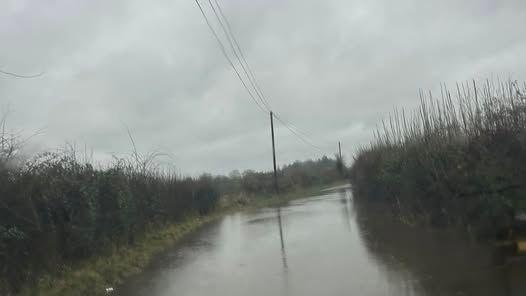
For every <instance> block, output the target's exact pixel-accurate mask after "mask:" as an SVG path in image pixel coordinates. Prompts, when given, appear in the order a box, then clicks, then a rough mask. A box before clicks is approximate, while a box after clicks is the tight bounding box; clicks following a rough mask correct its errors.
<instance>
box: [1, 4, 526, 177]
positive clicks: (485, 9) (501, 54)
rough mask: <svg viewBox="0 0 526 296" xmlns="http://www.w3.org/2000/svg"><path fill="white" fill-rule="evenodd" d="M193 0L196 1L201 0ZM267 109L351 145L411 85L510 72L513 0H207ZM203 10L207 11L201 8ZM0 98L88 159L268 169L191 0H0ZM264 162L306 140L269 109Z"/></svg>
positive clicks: (522, 64) (18, 116) (249, 114)
mask: <svg viewBox="0 0 526 296" xmlns="http://www.w3.org/2000/svg"><path fill="white" fill-rule="evenodd" d="M201 1H202V3H203V7H204V8H208V6H207V3H208V2H206V0H201ZM220 1H221V2H220V3H221V4H222V7H223V10H224V12H225V14H226V15H227V17H228V18H229V20H230V23H231V25H232V28H233V31H234V33H235V34H236V35H237V38H238V41H239V43H240V45H241V46H242V47H243V49H244V53H245V56H246V57H247V59H248V62H249V64H250V65H251V67H252V69H253V70H254V72H255V74H256V76H257V78H258V80H259V84H260V86H261V87H262V89H263V90H264V92H265V94H266V95H267V97H268V100H269V102H270V104H271V105H272V108H273V109H275V110H276V111H277V112H279V113H280V114H281V115H282V116H283V117H284V118H285V119H287V120H288V121H290V122H293V123H294V124H295V125H296V126H298V127H300V128H301V129H302V130H304V131H305V132H308V133H309V135H310V137H311V139H312V141H313V142H314V143H316V144H317V145H318V146H322V148H323V149H324V152H325V153H326V154H329V155H332V154H333V153H334V152H335V151H336V149H337V141H338V140H341V141H342V143H343V150H344V154H345V155H346V157H347V158H350V157H351V155H352V153H353V152H354V151H355V149H356V147H358V146H359V145H363V144H366V143H367V142H368V141H369V140H370V139H371V138H372V130H373V129H374V127H375V124H376V123H377V122H378V121H379V120H381V118H383V117H385V116H387V114H388V113H389V112H390V110H392V108H393V107H394V106H399V107H409V108H410V107H411V106H415V105H416V103H417V102H418V97H417V94H418V89H419V88H424V89H436V88H438V87H439V85H440V83H442V82H445V83H449V84H450V85H451V84H453V83H455V82H457V81H460V82H461V81H465V80H470V79H473V78H475V79H481V78H486V77H491V76H492V75H493V76H496V75H499V76H501V77H508V76H510V75H511V76H512V77H513V78H514V79H518V80H524V77H525V74H526V73H525V71H526V37H525V36H526V1H524V0H515V1H514V0H508V1H496V0H477V1H469V0H465V1H458V0H443V1H423V0H398V1H392V0H357V1H356V0H279V1H278V0H275V1H270V0H257V1H256V0H250V1H248V0H244V1H241V0H220ZM206 12H207V13H208V14H209V16H210V17H212V16H213V14H212V12H211V11H210V10H206ZM0 40H1V46H0V69H2V70H5V71H12V72H17V73H19V74H33V73H39V72H41V71H43V72H44V74H43V75H42V76H40V77H38V78H33V79H16V78H12V77H8V76H5V75H3V76H2V75H1V74H0V107H2V108H3V109H4V110H5V108H6V106H7V105H10V109H11V114H10V117H9V126H10V127H11V128H12V129H14V130H18V131H23V132H24V133H26V134H31V133H32V132H34V131H36V130H40V129H43V131H44V132H43V133H42V134H41V135H39V136H37V137H35V138H33V139H32V140H31V147H33V148H35V147H37V148H38V149H42V150H46V149H47V150H50V149H56V148H57V147H59V146H61V145H63V144H64V143H65V142H71V143H76V144H77V145H78V146H80V147H84V145H87V146H88V147H90V148H91V149H93V151H94V157H95V159H96V160H97V161H104V160H105V159H108V157H109V155H111V154H112V153H129V152H130V151H131V145H130V141H129V139H128V136H127V133H126V128H125V126H128V127H129V129H130V130H131V132H132V133H133V136H134V138H135V141H136V142H137V146H138V149H139V150H140V151H143V152H145V151H151V150H160V151H163V152H166V153H169V154H171V155H173V159H172V160H171V161H173V162H174V163H175V165H176V167H177V170H178V171H179V172H181V173H185V174H198V173H200V172H204V171H207V172H212V173H228V172H229V171H231V170H233V169H240V170H243V169H247V168H253V169H258V170H259V169H262V170H269V169H271V165H272V162H271V146H270V131H269V118H268V115H267V114H264V113H262V112H261V111H260V110H259V109H258V108H257V107H256V106H255V105H254V103H253V102H252V101H251V100H250V99H249V97H248V95H247V93H246V91H245V90H244V89H243V87H242V85H241V84H240V82H239V80H238V79H237V77H236V76H235V74H234V73H233V71H232V69H231V68H230V67H229V65H228V63H227V61H226V60H225V58H224V57H223V56H222V54H221V51H220V49H219V47H218V45H217V43H216V41H215V40H214V39H213V36H212V35H211V33H210V31H209V29H208V27H207V26H206V23H205V22H204V20H203V18H202V16H201V13H200V11H199V10H198V8H197V6H196V4H195V2H194V0H175V1H174V0H151V1H146V0H144V1H130V0H112V1H102V0H75V1H71V0H49V1H41V0H33V1H25V0H0ZM276 129H277V135H276V139H277V143H276V144H277V152H278V154H277V158H278V163H279V164H284V163H287V162H291V161H293V160H295V159H306V158H312V157H319V156H320V153H319V152H318V151H316V150H315V149H313V148H312V147H310V146H308V145H305V144H304V143H303V142H301V141H300V140H298V139H297V138H295V137H294V136H292V135H291V134H290V133H289V132H288V130H286V129H285V128H284V127H283V126H281V125H279V124H276Z"/></svg>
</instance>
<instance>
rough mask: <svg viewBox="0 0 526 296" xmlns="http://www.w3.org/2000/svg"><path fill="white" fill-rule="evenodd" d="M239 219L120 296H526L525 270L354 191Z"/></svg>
mask: <svg viewBox="0 0 526 296" xmlns="http://www.w3.org/2000/svg"><path fill="white" fill-rule="evenodd" d="M335 190H337V191H334V192H328V191H327V192H326V194H325V195H322V196H316V197H309V198H305V199H301V200H296V201H294V202H292V203H290V204H289V205H288V206H285V207H281V208H265V209H261V210H258V211H255V212H242V213H236V214H231V215H228V216H226V217H224V218H223V219H222V220H220V221H218V222H216V223H212V224H209V225H207V226H205V227H203V228H202V229H201V230H200V231H197V232H196V233H194V234H192V235H190V236H188V237H186V239H185V240H183V241H182V242H181V243H180V244H178V246H177V247H176V248H174V249H173V250H170V251H168V252H166V253H165V254H163V255H161V256H159V258H158V259H157V260H156V261H155V262H154V263H153V264H152V265H151V266H150V267H149V268H148V269H147V270H146V271H145V272H143V273H142V274H140V275H138V276H135V277H133V278H131V279H130V280H129V281H128V282H126V283H124V284H123V285H122V286H121V287H118V289H117V290H116V292H115V294H117V295H131V296H134V295H137V296H138V295H144V296H146V295H148V296H168V295H178V296H185V295H192V296H200V295H203V296H205V295H206V296H210V295H228V296H238V295H239V296H241V295H419V296H420V295H422V296H424V295H433V296H434V295H477V296H484V295H499V296H500V295H526V263H525V262H526V261H522V260H521V258H519V257H517V258H512V259H509V258H505V257H504V256H502V255H501V254H500V252H499V251H498V250H495V248H493V247H490V246H488V245H481V244H479V243H476V242H473V241H472V240H469V239H467V238H465V236H463V235H461V234H460V233H454V232H444V231H436V230H433V231H431V230H429V229H419V228H416V227H410V226H407V225H403V224H401V223H398V222H396V221H395V220H393V219H391V218H390V217H389V215H384V214H383V211H382V210H380V209H379V208H378V207H377V205H363V204H358V203H357V202H354V201H353V197H352V194H351V192H350V190H349V189H348V188H347V189H346V188H337V189H335Z"/></svg>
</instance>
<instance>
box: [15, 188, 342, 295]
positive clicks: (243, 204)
mask: <svg viewBox="0 0 526 296" xmlns="http://www.w3.org/2000/svg"><path fill="white" fill-rule="evenodd" d="M342 183H343V182H340V183H335V184H329V185H325V186H315V187H310V188H302V189H297V190H295V191H293V192H287V193H284V194H281V195H279V196H251V197H247V196H239V197H236V198H235V199H231V200H230V201H229V202H228V203H227V204H222V205H221V206H220V207H219V208H218V209H216V210H215V211H214V212H213V213H211V214H209V215H205V216H199V215H193V216H188V217H186V218H185V219H184V221H182V222H180V223H177V224H169V225H165V226H162V227H161V228H151V229H150V231H148V232H147V233H146V234H145V235H144V236H142V237H140V238H138V239H137V241H136V243H135V245H133V246H128V247H121V248H115V249H113V250H110V251H108V252H107V254H105V255H104V256H99V257H97V258H93V259H89V260H87V261H85V262H83V263H81V264H78V265H76V266H72V267H63V268H62V270H64V271H63V272H62V274H61V275H59V276H57V275H54V276H51V275H49V276H44V277H42V278H41V279H40V280H39V281H38V283H37V285H36V286H34V287H31V288H26V289H23V291H22V293H21V294H20V295H53V296H62V295H95V296H96V295H106V290H105V289H106V288H107V287H113V286H115V285H118V284H119V283H121V282H122V281H123V280H124V279H126V278H127V277H129V276H131V275H134V274H137V273H140V272H141V271H142V270H143V269H144V268H145V267H146V266H147V265H148V264H149V263H150V262H151V260H152V258H153V257H154V256H155V255H157V254H159V253H161V252H162V251H164V250H166V249H168V248H170V247H172V246H174V244H176V243H177V242H178V241H179V240H180V239H181V238H182V237H184V236H185V235H187V234H189V233H191V232H193V231H196V230H197V229H199V228H200V227H201V226H203V225H205V224H206V223H209V222H212V221H214V220H217V219H218V218H220V217H222V216H224V215H225V214H228V213H232V212H234V211H240V210H255V209H258V208H261V207H271V206H280V205H285V204H286V203H288V202H289V201H291V200H294V199H298V198H302V197H307V196H312V195H315V194H317V193H320V192H321V190H322V189H323V188H325V187H329V186H334V185H339V184H342Z"/></svg>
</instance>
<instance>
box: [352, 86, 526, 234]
mask: <svg viewBox="0 0 526 296" xmlns="http://www.w3.org/2000/svg"><path fill="white" fill-rule="evenodd" d="M470 87H471V89H470ZM461 89H462V91H461ZM443 94H444V95H443V97H442V99H441V100H435V99H434V98H432V97H430V98H429V101H427V100H425V99H424V98H421V106H420V108H419V110H418V111H417V112H415V113H414V114H415V116H413V117H412V118H410V119H406V117H405V112H401V113H399V112H395V114H394V115H392V116H391V118H389V121H388V122H389V124H384V125H383V127H384V129H383V131H378V132H377V137H376V140H375V141H374V142H373V143H372V144H371V146H370V147H368V148H364V149H362V150H361V151H360V152H359V153H358V155H357V157H356V158H355V161H354V163H353V165H352V167H351V181H352V183H353V187H354V190H355V191H356V195H357V196H358V197H366V198H368V199H373V200H383V201H386V202H388V203H390V204H391V205H392V207H393V209H394V210H396V211H397V213H398V214H399V215H401V216H403V217H404V219H411V218H414V219H419V220H424V221H427V222H429V223H431V224H434V225H448V224H459V225H467V226H468V227H469V228H470V229H475V230H476V232H477V233H478V234H479V235H482V236H487V235H493V234H494V233H496V232H498V230H499V229H502V228H509V227H511V223H512V219H513V215H514V213H515V212H517V211H521V210H525V209H526V208H525V207H524V204H525V203H524V196H525V194H526V190H525V186H526V183H525V180H526V169H525V168H524V167H523V165H522V163H524V161H526V96H525V95H524V94H525V89H519V87H518V84H517V83H516V82H509V83H507V84H505V85H502V86H501V87H500V88H498V89H495V88H493V87H492V86H490V83H487V84H485V85H484V86H483V87H482V88H479V87H476V85H475V83H473V85H472V86H468V85H464V86H463V87H462V88H461V87H459V88H458V101H457V102H456V103H454V102H453V100H452V99H451V95H450V93H449V92H448V91H447V90H443Z"/></svg>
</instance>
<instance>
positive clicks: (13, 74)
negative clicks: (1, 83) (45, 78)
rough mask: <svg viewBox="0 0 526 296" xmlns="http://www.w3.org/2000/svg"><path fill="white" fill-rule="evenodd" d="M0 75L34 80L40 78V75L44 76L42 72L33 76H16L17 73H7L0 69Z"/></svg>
mask: <svg viewBox="0 0 526 296" xmlns="http://www.w3.org/2000/svg"><path fill="white" fill-rule="evenodd" d="M0 73H2V74H4V75H8V76H13V77H16V78H36V77H38V76H42V74H44V72H40V73H38V74H34V75H20V74H17V73H13V72H8V71H4V70H1V69H0Z"/></svg>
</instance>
